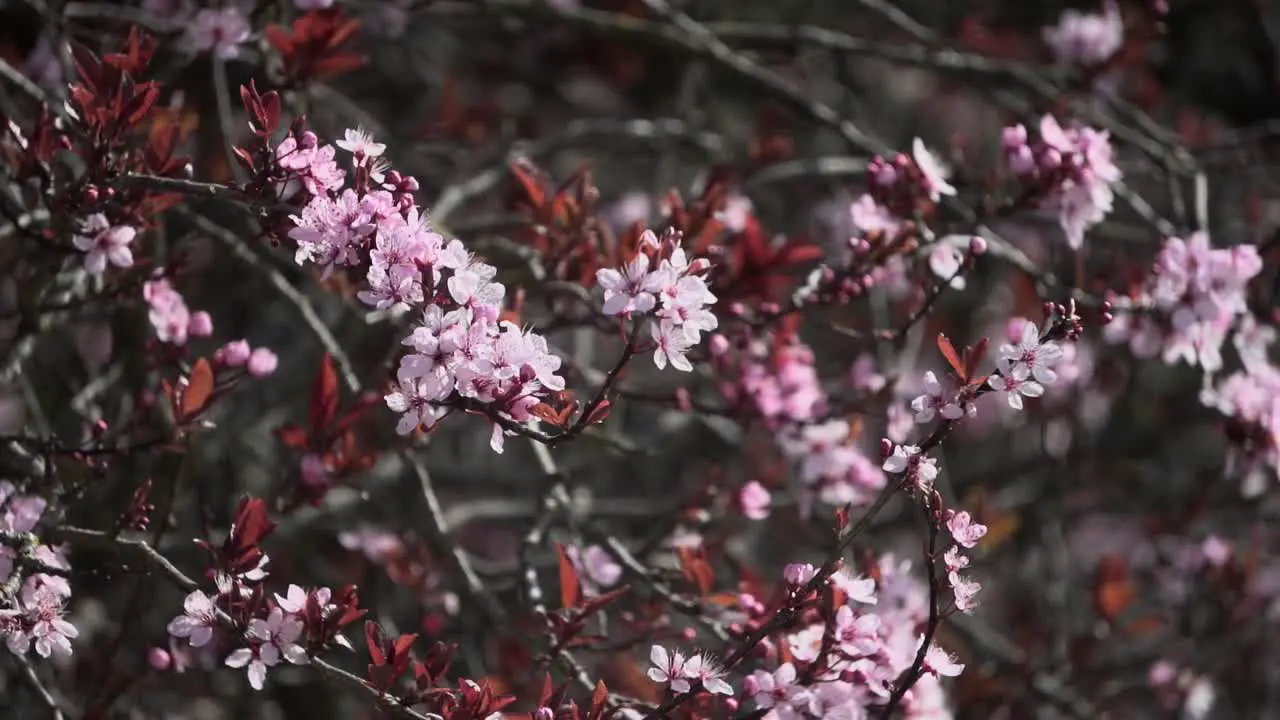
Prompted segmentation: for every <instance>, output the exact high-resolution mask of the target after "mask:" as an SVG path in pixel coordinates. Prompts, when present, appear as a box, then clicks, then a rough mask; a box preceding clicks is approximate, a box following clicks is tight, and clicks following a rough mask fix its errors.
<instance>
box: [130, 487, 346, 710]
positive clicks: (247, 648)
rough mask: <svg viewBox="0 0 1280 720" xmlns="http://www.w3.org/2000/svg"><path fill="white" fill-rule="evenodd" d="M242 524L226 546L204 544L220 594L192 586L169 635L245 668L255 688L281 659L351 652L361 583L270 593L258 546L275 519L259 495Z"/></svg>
mask: <svg viewBox="0 0 1280 720" xmlns="http://www.w3.org/2000/svg"><path fill="white" fill-rule="evenodd" d="M236 521H237V523H236V524H234V525H232V527H231V531H230V533H229V534H228V536H227V538H226V539H225V540H224V541H223V542H222V543H221V544H218V545H215V544H212V543H208V542H205V541H198V542H199V543H200V544H201V545H202V546H204V547H205V548H206V549H208V550H209V551H210V553H211V554H212V556H213V560H214V561H213V563H212V566H211V567H210V569H209V575H210V576H211V577H212V578H213V579H214V586H215V592H214V593H213V594H212V595H210V594H206V593H205V592H204V591H203V590H200V589H198V588H197V589H193V590H192V591H191V592H190V593H189V594H188V595H187V597H186V599H185V600H184V601H183V612H182V614H181V615H178V616H176V617H174V618H173V619H172V620H171V621H170V622H169V624H168V628H167V629H168V632H169V635H170V636H171V637H172V638H174V639H185V640H186V641H187V644H188V646H189V648H191V649H193V650H198V651H201V652H206V653H209V654H211V655H220V656H222V657H223V664H225V665H226V666H227V667H232V668H237V669H239V668H244V669H245V672H246V673H247V675H248V678H249V684H250V685H251V686H252V687H253V688H254V689H255V690H261V689H262V687H263V685H264V684H265V682H266V678H267V673H268V671H269V670H270V669H271V668H272V667H275V666H276V665H279V664H280V662H281V661H282V660H283V661H285V662H288V663H290V664H294V665H306V664H308V663H310V661H311V654H312V653H314V652H316V651H319V650H323V649H326V648H330V647H333V646H339V647H344V648H347V649H348V650H350V649H351V643H350V641H349V640H347V638H346V637H344V636H343V635H342V630H343V628H344V627H345V626H346V625H348V624H350V623H352V622H354V621H356V620H358V619H359V618H361V617H362V616H363V615H364V611H363V610H361V609H359V600H358V598H357V596H356V591H355V588H354V587H353V586H347V587H345V588H343V589H342V590H340V591H339V592H337V593H335V592H333V591H332V590H330V589H329V588H325V587H320V588H314V589H311V590H306V589H304V588H301V587H299V586H297V585H290V586H289V588H288V591H287V592H286V594H284V595H279V594H276V595H274V596H273V597H272V598H268V596H267V593H266V591H265V586H264V581H265V580H266V578H267V576H268V571H267V565H268V564H269V563H270V558H269V557H268V556H267V554H266V553H265V552H263V551H262V550H261V548H260V547H259V543H260V542H261V541H262V540H263V539H264V538H266V536H267V535H269V534H270V533H271V531H272V529H273V528H274V524H273V523H271V522H270V521H269V520H267V518H266V510H265V505H263V504H262V503H261V501H257V500H246V501H243V502H242V503H241V504H240V507H239V509H238V510H237V513H236ZM153 655H160V653H153ZM171 663H172V657H153V658H152V664H153V665H160V666H164V667H168V666H169V665H170V664H171Z"/></svg>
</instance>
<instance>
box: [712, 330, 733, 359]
mask: <svg viewBox="0 0 1280 720" xmlns="http://www.w3.org/2000/svg"><path fill="white" fill-rule="evenodd" d="M707 347H708V348H709V349H710V350H711V355H712V356H713V357H720V356H721V355H724V354H725V353H727V352H729V338H726V337H725V336H724V335H721V334H720V333H716V334H715V335H712V336H711V339H710V340H708V341H707Z"/></svg>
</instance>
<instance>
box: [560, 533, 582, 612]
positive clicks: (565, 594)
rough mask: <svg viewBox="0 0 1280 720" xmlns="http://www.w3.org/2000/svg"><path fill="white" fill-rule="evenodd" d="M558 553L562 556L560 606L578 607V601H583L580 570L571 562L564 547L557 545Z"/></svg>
mask: <svg viewBox="0 0 1280 720" xmlns="http://www.w3.org/2000/svg"><path fill="white" fill-rule="evenodd" d="M556 552H557V553H559V555H560V606H561V607H566V608H572V607H577V606H578V601H580V600H581V599H582V584H581V583H580V582H579V581H578V569H577V568H575V567H574V566H573V562H572V561H571V560H569V553H568V551H567V550H566V549H565V546H564V545H561V544H560V543H556Z"/></svg>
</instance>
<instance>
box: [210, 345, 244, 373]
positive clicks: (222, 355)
mask: <svg viewBox="0 0 1280 720" xmlns="http://www.w3.org/2000/svg"><path fill="white" fill-rule="evenodd" d="M251 354H252V350H251V349H250V348H249V343H248V342H247V341H245V340H232V341H231V342H229V343H227V344H226V345H223V346H222V347H221V348H218V351H217V352H216V353H214V354H213V359H214V362H217V363H219V364H221V365H225V366H227V367H233V368H235V367H241V366H243V365H244V364H245V363H247V362H249V356H250V355H251Z"/></svg>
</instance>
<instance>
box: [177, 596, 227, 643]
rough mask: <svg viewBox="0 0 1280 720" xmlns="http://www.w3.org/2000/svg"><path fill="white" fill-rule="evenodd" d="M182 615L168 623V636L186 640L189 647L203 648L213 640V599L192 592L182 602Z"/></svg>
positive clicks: (215, 617)
mask: <svg viewBox="0 0 1280 720" xmlns="http://www.w3.org/2000/svg"><path fill="white" fill-rule="evenodd" d="M182 608H183V611H184V614H182V615H179V616H178V617H176V618H174V619H173V620H170V621H169V627H168V630H169V634H170V635H172V636H174V637H179V638H186V639H187V642H189V643H191V647H204V646H205V645H207V644H208V643H209V641H210V640H212V639H213V631H214V629H215V628H217V627H218V613H217V606H216V605H215V604H214V601H213V598H210V597H209V596H208V595H205V594H204V593H203V592H201V591H199V590H193V591H192V592H191V594H189V595H187V598H186V600H184V601H183V602H182Z"/></svg>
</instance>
